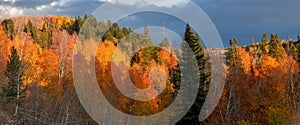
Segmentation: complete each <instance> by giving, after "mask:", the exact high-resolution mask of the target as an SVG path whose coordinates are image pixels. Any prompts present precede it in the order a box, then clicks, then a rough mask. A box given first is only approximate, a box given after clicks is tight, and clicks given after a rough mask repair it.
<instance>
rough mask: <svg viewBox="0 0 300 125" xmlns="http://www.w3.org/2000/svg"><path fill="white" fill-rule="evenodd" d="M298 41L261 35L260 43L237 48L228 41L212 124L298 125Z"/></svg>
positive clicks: (299, 89) (299, 102) (299, 44)
mask: <svg viewBox="0 0 300 125" xmlns="http://www.w3.org/2000/svg"><path fill="white" fill-rule="evenodd" d="M299 50H300V37H299V36H298V40H281V39H280V38H279V37H278V35H275V34H271V35H270V39H269V37H268V35H267V34H264V35H263V37H262V40H261V42H259V43H255V42H254V39H253V40H252V45H248V46H246V47H241V46H238V41H237V38H234V39H230V48H228V49H227V50H226V51H227V52H226V60H227V66H226V67H227V71H228V72H227V78H226V86H225V88H224V93H223V95H222V98H221V101H220V102H219V104H218V106H217V108H216V110H215V111H214V113H213V114H212V115H211V116H210V118H209V119H208V120H207V121H206V122H207V123H214V124H243V125H244V124H299V111H300V108H299V106H300V95H299V94H300V93H299V92H300V86H299V78H300V76H299V71H300V70H299V68H300V67H299V60H300V58H299V52H300V51H299Z"/></svg>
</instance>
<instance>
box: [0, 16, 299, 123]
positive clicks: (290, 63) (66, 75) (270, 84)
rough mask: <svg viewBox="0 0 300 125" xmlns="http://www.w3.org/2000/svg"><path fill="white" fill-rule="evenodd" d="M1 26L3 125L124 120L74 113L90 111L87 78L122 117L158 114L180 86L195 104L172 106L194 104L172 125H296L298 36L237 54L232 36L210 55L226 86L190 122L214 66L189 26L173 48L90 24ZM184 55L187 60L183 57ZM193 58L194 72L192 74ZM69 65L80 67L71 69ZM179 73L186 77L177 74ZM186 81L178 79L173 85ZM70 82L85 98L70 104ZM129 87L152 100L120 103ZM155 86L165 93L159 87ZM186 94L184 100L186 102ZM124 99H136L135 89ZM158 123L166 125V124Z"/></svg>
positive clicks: (35, 20) (47, 21) (17, 22)
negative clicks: (218, 57) (218, 61)
mask: <svg viewBox="0 0 300 125" xmlns="http://www.w3.org/2000/svg"><path fill="white" fill-rule="evenodd" d="M0 22H1V25H0V88H1V89H0V95H1V101H0V102H1V104H3V105H1V107H0V121H4V122H6V123H7V124H97V123H99V124H105V123H107V124H113V123H115V124H117V123H124V121H126V122H127V121H128V119H129V118H123V117H117V116H116V118H114V117H112V116H114V115H116V114H113V113H112V112H110V111H109V109H108V108H107V106H105V107H101V110H99V114H98V115H99V117H98V118H94V119H93V118H92V117H91V116H90V115H89V114H88V112H89V111H90V110H92V109H86V107H84V106H82V105H81V102H80V99H81V101H82V100H84V101H87V100H88V101H91V100H92V101H91V105H96V104H95V103H96V102H95V101H94V99H95V98H97V97H98V95H97V93H95V91H92V90H90V89H92V88H91V87H90V86H89V84H90V83H89V80H91V79H93V78H94V77H93V76H92V75H93V72H95V75H96V76H95V78H96V80H97V82H98V87H99V88H100V90H101V92H102V93H103V95H104V96H105V97H106V98H105V99H107V100H108V101H109V104H111V105H113V106H114V108H116V109H118V111H122V112H123V113H126V114H131V115H134V116H149V115H152V114H156V113H159V112H161V111H163V110H164V109H166V108H168V107H169V106H170V105H171V104H172V103H173V102H174V101H175V100H176V97H177V96H178V94H179V92H180V86H181V85H182V83H186V84H187V85H188V86H189V87H191V88H192V89H197V90H198V93H197V97H196V99H195V100H196V101H193V100H188V99H189V98H183V99H181V100H180V102H181V103H180V104H181V105H179V106H178V108H179V110H181V108H182V107H183V106H185V105H184V104H185V103H190V104H192V105H191V108H189V110H188V112H187V113H186V114H185V115H184V117H183V118H182V119H181V120H179V121H176V122H177V123H176V124H178V125H179V124H189V123H190V124H200V123H202V124H299V119H300V116H299V112H300V84H299V83H300V82H299V79H300V75H299V73H300V70H299V67H300V66H299V62H300V61H299V60H300V56H299V55H300V54H299V52H300V44H299V43H300V37H299V39H298V40H282V39H280V38H279V37H278V35H276V34H270V35H267V34H262V36H263V37H262V40H261V41H258V42H255V41H253V44H251V45H248V46H238V38H233V39H231V40H230V41H228V42H229V43H230V47H229V48H225V49H222V48H216V49H218V50H220V51H222V52H224V56H225V57H226V59H225V57H224V60H222V62H224V64H223V65H222V67H224V69H226V80H225V81H220V84H221V82H224V83H226V84H225V87H224V89H223V93H222V96H221V98H220V101H219V103H218V105H217V107H216V108H215V110H214V111H213V113H212V114H211V115H210V117H209V118H208V119H206V120H205V121H203V122H199V121H198V115H199V113H200V109H201V108H202V106H203V104H204V101H205V98H206V96H207V93H208V92H209V86H210V85H211V84H210V81H211V79H212V77H211V76H210V75H211V71H210V69H211V68H212V67H211V66H212V65H211V61H212V60H210V59H211V58H210V57H209V55H208V53H209V52H210V51H209V50H212V49H207V50H205V49H204V47H203V46H202V45H201V42H200V41H201V39H200V37H199V36H198V35H197V33H195V32H194V31H193V30H192V28H191V27H190V26H189V25H188V24H187V26H186V31H185V35H184V36H183V38H184V40H185V41H186V43H187V44H182V45H181V48H180V49H179V50H176V49H174V48H173V47H171V46H170V44H169V41H168V39H167V38H165V39H164V41H161V44H159V47H153V45H154V44H153V43H154V42H153V40H152V39H151V36H150V35H149V31H148V28H147V26H145V27H144V31H145V32H144V33H143V34H138V33H135V32H133V31H132V30H131V29H130V28H128V27H119V25H118V24H117V23H112V22H110V21H108V22H103V21H98V20H96V19H95V17H93V16H85V17H76V18H69V17H62V16H53V17H52V16H47V17H30V16H26V17H25V16H24V17H15V18H11V19H0ZM145 46H151V47H146V48H144V47H145ZM189 49H191V50H192V55H188V54H187V53H188V50H189ZM93 50H95V53H94V52H93ZM129 55H132V56H129ZM94 56H95V57H94ZM193 59H195V60H196V61H197V63H195V65H196V64H197V67H192V68H191V67H189V65H190V64H192V63H193V62H192V60H193ZM74 65H75V66H85V67H80V68H74V67H73V66H74ZM88 67H95V69H91V70H90V69H88ZM112 67H114V68H112ZM154 69H155V70H154ZM186 70H187V71H190V72H194V73H193V74H189V75H186V74H185V75H184V72H183V71H186ZM220 71H221V70H220ZM82 72H85V73H86V74H81V75H79V76H80V78H75V79H74V77H73V76H74V74H77V75H78V73H82ZM193 76H195V77H197V78H198V77H199V78H200V81H199V84H198V83H195V82H194V81H191V79H192V78H193ZM184 77H185V78H187V79H186V81H181V80H182V78H184ZM218 77H221V76H218ZM78 79H79V80H81V84H84V85H83V88H84V89H83V90H85V91H84V92H87V93H89V95H88V96H81V97H82V98H78V96H77V93H76V88H75V86H76V85H75V80H78ZM115 80H116V81H117V82H118V83H119V86H116V85H115V82H116V81H115ZM128 81H132V82H133V84H134V85H135V86H136V88H139V89H147V88H149V89H148V93H147V97H152V96H153V95H157V96H155V97H154V98H152V99H151V100H149V101H137V100H134V99H132V98H129V97H128V96H125V95H124V94H123V93H122V92H121V91H120V89H123V90H127V89H128V86H127V85H128ZM154 85H155V86H154ZM162 85H165V86H164V87H163V88H160V87H161V86H162ZM192 89H191V90H192ZM191 90H184V92H186V93H188V94H192V93H191V92H192V91H191ZM130 92H131V93H133V95H134V96H139V95H140V93H139V92H138V91H130ZM90 107H92V106H90ZM174 111H175V109H174ZM172 113H173V112H171V113H170V114H171V115H175V113H174V114H172ZM16 119H19V120H16ZM124 119H125V120H124ZM161 119H162V118H157V119H153V120H152V121H153V122H156V121H157V122H158V121H159V120H161ZM138 122H139V123H146V122H148V121H147V120H144V121H138ZM162 122H163V123H166V124H167V123H173V121H172V118H171V116H170V118H169V117H168V118H163V120H162ZM174 124H175V123H174Z"/></svg>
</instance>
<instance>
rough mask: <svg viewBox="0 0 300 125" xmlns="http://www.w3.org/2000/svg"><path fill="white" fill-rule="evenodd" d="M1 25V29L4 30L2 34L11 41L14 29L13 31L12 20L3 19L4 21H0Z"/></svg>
mask: <svg viewBox="0 0 300 125" xmlns="http://www.w3.org/2000/svg"><path fill="white" fill-rule="evenodd" d="M1 25H2V27H3V29H4V32H5V34H6V35H7V37H8V38H9V39H10V40H12V39H13V36H14V29H15V26H14V22H13V20H11V19H5V20H4V21H2V23H1Z"/></svg>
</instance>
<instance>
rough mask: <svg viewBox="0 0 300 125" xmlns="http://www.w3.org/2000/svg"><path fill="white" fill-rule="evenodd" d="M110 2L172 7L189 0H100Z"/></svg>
mask: <svg viewBox="0 0 300 125" xmlns="http://www.w3.org/2000/svg"><path fill="white" fill-rule="evenodd" d="M100 1H101V2H109V3H112V4H125V5H132V6H145V5H155V6H158V7H173V6H178V5H182V4H185V3H188V2H189V1H190V0H100Z"/></svg>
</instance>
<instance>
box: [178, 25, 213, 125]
mask: <svg viewBox="0 0 300 125" xmlns="http://www.w3.org/2000/svg"><path fill="white" fill-rule="evenodd" d="M184 41H185V42H187V43H188V45H189V47H187V46H186V45H184V44H183V46H182V47H181V48H182V51H183V55H182V56H183V60H185V61H187V59H185V56H189V55H184V54H185V52H186V51H187V50H185V49H187V48H191V49H192V52H193V56H194V57H193V58H196V60H197V65H198V71H197V72H198V75H197V76H198V78H199V79H200V85H199V86H194V85H195V83H194V82H193V81H190V82H189V83H190V84H191V86H194V87H195V88H197V89H198V93H197V97H196V100H195V101H194V102H193V105H192V107H191V108H190V110H189V111H188V113H187V114H186V115H185V116H184V117H183V118H182V119H181V120H180V121H179V122H177V124H180V125H181V124H189V125H193V124H200V121H199V120H198V119H199V114H200V111H201V108H202V106H203V103H204V101H205V98H206V93H207V89H206V85H207V84H208V78H209V73H208V72H207V71H206V63H207V57H206V56H205V53H204V48H203V46H202V45H201V42H200V37H199V35H198V34H196V35H195V34H194V32H193V30H192V28H191V27H190V26H189V24H187V26H186V32H185V36H184ZM185 61H184V62H185ZM187 63H188V62H187Z"/></svg>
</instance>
